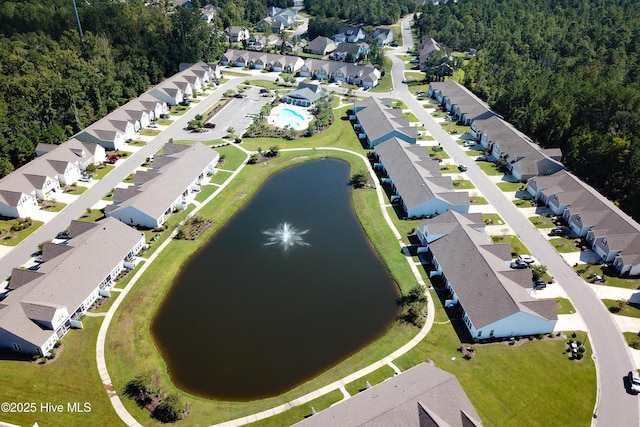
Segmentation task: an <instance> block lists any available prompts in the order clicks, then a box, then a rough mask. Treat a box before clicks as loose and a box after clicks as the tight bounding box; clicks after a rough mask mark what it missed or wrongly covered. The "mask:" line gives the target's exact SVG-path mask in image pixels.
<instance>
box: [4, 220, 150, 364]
mask: <svg viewBox="0 0 640 427" xmlns="http://www.w3.org/2000/svg"><path fill="white" fill-rule="evenodd" d="M144 245H145V238H144V234H141V233H140V232H138V231H136V230H135V229H133V228H131V227H128V226H126V225H124V224H122V223H120V222H119V221H117V220H115V219H111V218H106V219H105V220H103V221H100V222H99V223H91V222H82V221H72V223H71V225H70V228H69V239H68V240H67V241H65V242H62V243H46V244H45V245H44V246H43V251H42V258H43V260H44V262H43V263H41V264H40V267H39V268H38V269H37V270H31V269H21V268H14V269H13V272H12V273H11V277H10V280H9V282H8V284H7V285H6V287H5V289H4V290H2V289H0V292H2V296H3V300H2V302H0V347H1V348H8V349H11V350H13V351H16V352H22V353H27V354H36V355H43V356H45V355H47V354H49V353H50V351H51V349H52V348H53V347H54V345H55V343H56V342H57V341H58V340H60V339H62V337H63V336H64V335H65V334H66V333H67V331H68V330H69V329H71V328H82V327H83V325H82V321H81V316H82V315H83V314H84V313H85V312H86V311H87V310H88V309H89V308H90V307H91V305H92V304H93V303H94V302H95V301H96V300H97V299H98V298H100V297H104V296H109V295H110V293H109V290H110V289H111V287H112V286H113V284H114V283H115V282H114V281H115V279H116V278H117V276H118V274H119V273H120V272H122V271H123V270H124V269H126V268H132V267H133V259H134V257H135V255H136V254H137V253H138V252H139V251H140V250H141V249H142V248H143V247H144Z"/></svg>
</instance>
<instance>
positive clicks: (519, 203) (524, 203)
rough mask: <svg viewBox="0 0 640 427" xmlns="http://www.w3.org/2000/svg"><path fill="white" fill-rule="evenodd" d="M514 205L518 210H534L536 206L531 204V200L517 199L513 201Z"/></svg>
mask: <svg viewBox="0 0 640 427" xmlns="http://www.w3.org/2000/svg"><path fill="white" fill-rule="evenodd" d="M513 204H514V205H516V207H518V208H532V207H533V206H534V205H532V204H531V200H523V199H516V200H514V201H513Z"/></svg>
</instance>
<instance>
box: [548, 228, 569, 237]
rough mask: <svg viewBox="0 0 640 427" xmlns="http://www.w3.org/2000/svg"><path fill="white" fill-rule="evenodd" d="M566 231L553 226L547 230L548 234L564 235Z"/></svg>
mask: <svg viewBox="0 0 640 427" xmlns="http://www.w3.org/2000/svg"><path fill="white" fill-rule="evenodd" d="M565 234H567V231H566V230H565V229H564V228H553V229H551V231H550V232H549V236H564V235H565Z"/></svg>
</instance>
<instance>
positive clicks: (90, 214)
mask: <svg viewBox="0 0 640 427" xmlns="http://www.w3.org/2000/svg"><path fill="white" fill-rule="evenodd" d="M102 218H104V214H103V213H102V212H100V209H89V210H87V211H85V213H83V214H82V215H80V218H78V219H79V220H80V221H85V222H96V221H98V220H99V219H102Z"/></svg>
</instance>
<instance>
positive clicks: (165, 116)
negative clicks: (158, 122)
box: [160, 113, 171, 119]
mask: <svg viewBox="0 0 640 427" xmlns="http://www.w3.org/2000/svg"><path fill="white" fill-rule="evenodd" d="M169 117H171V116H169V114H167V113H162V114H160V118H161V119H168V118H169Z"/></svg>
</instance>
